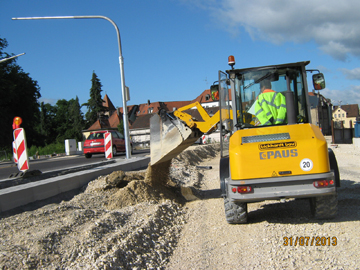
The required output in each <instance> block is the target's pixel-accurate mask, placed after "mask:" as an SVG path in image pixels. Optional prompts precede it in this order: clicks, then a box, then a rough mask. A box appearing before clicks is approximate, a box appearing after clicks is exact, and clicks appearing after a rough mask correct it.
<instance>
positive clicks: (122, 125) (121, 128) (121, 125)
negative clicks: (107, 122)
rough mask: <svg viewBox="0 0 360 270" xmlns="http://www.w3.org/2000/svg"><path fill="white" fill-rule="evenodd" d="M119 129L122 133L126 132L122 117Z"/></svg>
mask: <svg viewBox="0 0 360 270" xmlns="http://www.w3.org/2000/svg"><path fill="white" fill-rule="evenodd" d="M117 129H118V131H119V132H120V133H121V134H124V121H123V120H122V119H120V121H119V124H118V125H117Z"/></svg>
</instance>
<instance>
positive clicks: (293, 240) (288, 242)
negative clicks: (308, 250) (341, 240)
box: [283, 236, 337, 246]
mask: <svg viewBox="0 0 360 270" xmlns="http://www.w3.org/2000/svg"><path fill="white" fill-rule="evenodd" d="M283 240H284V242H283V245H284V246H336V245H337V238H336V236H333V237H330V236H328V237H325V236H296V237H295V236H290V237H286V236H285V237H283Z"/></svg>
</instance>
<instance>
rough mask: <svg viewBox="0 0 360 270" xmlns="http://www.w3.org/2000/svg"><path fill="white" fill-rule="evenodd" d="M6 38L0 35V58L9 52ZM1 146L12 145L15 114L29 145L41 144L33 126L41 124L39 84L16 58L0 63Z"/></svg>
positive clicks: (5, 56) (36, 130) (6, 55)
mask: <svg viewBox="0 0 360 270" xmlns="http://www.w3.org/2000/svg"><path fill="white" fill-rule="evenodd" d="M7 45H8V43H7V41H6V39H3V38H0V59H3V58H7V57H9V56H11V55H9V54H8V53H6V52H4V51H3V50H4V49H5V48H6V47H7ZM0 97H1V98H0V126H1V129H0V147H2V148H3V147H6V148H7V147H9V146H11V142H12V141H13V138H12V122H13V119H14V117H15V116H20V117H21V118H22V120H23V123H22V125H21V127H23V128H24V129H25V132H26V138H27V143H28V145H32V144H41V136H39V130H38V129H37V128H36V127H38V126H39V123H40V110H39V103H38V102H37V100H38V99H39V98H40V97H41V95H40V87H39V86H38V84H37V82H36V81H35V80H33V79H32V78H31V77H30V76H29V74H28V73H25V72H24V71H23V70H22V68H21V67H20V66H18V65H17V64H16V59H11V60H7V61H4V62H1V63H0Z"/></svg>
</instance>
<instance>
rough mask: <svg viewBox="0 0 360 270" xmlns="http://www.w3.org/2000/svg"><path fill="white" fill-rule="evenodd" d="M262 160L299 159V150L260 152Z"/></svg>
mask: <svg viewBox="0 0 360 270" xmlns="http://www.w3.org/2000/svg"><path fill="white" fill-rule="evenodd" d="M259 154H260V159H261V160H264V159H275V158H288V157H297V156H298V152H297V149H287V150H278V151H267V152H260V153H259Z"/></svg>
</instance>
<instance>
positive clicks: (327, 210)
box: [310, 194, 338, 219]
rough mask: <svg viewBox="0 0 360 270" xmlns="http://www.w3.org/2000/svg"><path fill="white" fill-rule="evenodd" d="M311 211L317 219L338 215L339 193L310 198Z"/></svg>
mask: <svg viewBox="0 0 360 270" xmlns="http://www.w3.org/2000/svg"><path fill="white" fill-rule="evenodd" d="M310 208H311V213H312V215H313V216H314V218H316V219H332V218H335V217H336V215H337V209H338V199H337V194H335V195H327V196H320V197H314V198H310Z"/></svg>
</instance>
